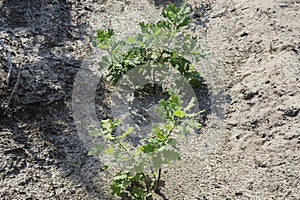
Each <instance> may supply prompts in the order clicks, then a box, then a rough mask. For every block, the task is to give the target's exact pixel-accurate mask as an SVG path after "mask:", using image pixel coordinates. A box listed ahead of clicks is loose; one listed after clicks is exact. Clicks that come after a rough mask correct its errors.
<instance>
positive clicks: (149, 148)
mask: <svg viewBox="0 0 300 200" xmlns="http://www.w3.org/2000/svg"><path fill="white" fill-rule="evenodd" d="M156 149H157V148H156V146H154V145H153V144H150V143H148V144H144V145H142V146H141V150H142V151H143V152H144V153H146V154H151V153H153V152H155V150H156Z"/></svg>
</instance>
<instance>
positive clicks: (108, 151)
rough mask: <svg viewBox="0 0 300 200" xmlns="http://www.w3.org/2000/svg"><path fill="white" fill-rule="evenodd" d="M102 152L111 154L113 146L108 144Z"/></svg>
mask: <svg viewBox="0 0 300 200" xmlns="http://www.w3.org/2000/svg"><path fill="white" fill-rule="evenodd" d="M104 153H106V154H110V155H112V154H113V153H114V146H113V145H109V147H108V148H106V149H105V150H104Z"/></svg>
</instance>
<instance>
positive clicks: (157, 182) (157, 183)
mask: <svg viewBox="0 0 300 200" xmlns="http://www.w3.org/2000/svg"><path fill="white" fill-rule="evenodd" d="M160 175H161V169H159V170H158V176H157V180H156V186H155V190H154V191H158V187H159V180H160Z"/></svg>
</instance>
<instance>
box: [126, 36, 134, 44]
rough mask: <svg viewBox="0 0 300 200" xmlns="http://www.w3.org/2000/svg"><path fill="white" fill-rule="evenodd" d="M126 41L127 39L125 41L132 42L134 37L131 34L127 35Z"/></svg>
mask: <svg viewBox="0 0 300 200" xmlns="http://www.w3.org/2000/svg"><path fill="white" fill-rule="evenodd" d="M126 41H127V42H130V43H134V38H133V37H132V36H128V37H127V38H126Z"/></svg>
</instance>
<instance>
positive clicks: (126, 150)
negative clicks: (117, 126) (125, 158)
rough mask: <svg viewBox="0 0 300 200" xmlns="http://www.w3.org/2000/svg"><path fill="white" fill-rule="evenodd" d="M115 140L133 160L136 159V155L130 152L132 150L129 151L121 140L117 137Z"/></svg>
mask: <svg viewBox="0 0 300 200" xmlns="http://www.w3.org/2000/svg"><path fill="white" fill-rule="evenodd" d="M115 141H116V142H117V143H118V145H119V146H120V147H121V148H122V149H124V150H125V152H126V153H127V154H128V155H129V157H130V158H131V160H132V161H135V159H134V157H133V156H132V155H131V154H130V152H129V151H128V149H126V147H124V146H123V145H122V144H121V142H120V141H119V140H117V139H116V140H115Z"/></svg>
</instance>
